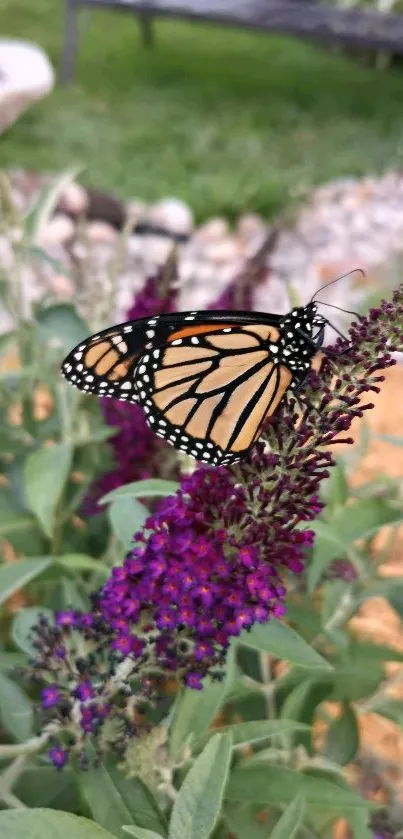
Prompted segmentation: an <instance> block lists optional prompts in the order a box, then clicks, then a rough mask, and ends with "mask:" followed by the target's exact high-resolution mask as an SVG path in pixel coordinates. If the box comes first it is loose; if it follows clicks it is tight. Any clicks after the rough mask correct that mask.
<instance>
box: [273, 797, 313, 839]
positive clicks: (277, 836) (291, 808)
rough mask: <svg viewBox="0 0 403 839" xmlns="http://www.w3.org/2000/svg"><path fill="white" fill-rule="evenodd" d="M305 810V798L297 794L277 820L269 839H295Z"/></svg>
mask: <svg viewBox="0 0 403 839" xmlns="http://www.w3.org/2000/svg"><path fill="white" fill-rule="evenodd" d="M304 810H305V798H304V796H303V795H301V793H299V794H298V795H297V796H296V797H295V798H294V801H291V804H289V805H288V807H287V809H286V810H285V812H284V813H283V815H282V816H281V818H280V819H279V820H278V822H277V824H276V826H275V828H274V830H272V832H271V834H270V839H296V837H297V834H298V831H299V829H300V827H302V819H303V816H304Z"/></svg>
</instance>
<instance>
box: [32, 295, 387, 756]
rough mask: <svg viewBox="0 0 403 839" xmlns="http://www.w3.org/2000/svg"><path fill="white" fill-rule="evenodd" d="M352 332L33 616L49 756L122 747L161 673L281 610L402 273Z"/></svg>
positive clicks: (211, 664) (220, 650)
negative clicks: (114, 560) (263, 422)
mask: <svg viewBox="0 0 403 839" xmlns="http://www.w3.org/2000/svg"><path fill="white" fill-rule="evenodd" d="M349 341H350V342H351V347H349V344H348V342H347V341H345V342H343V341H342V340H340V339H339V340H338V342H337V344H336V347H335V348H333V349H336V351H337V353H338V355H337V357H327V356H326V355H324V356H323V357H322V361H321V365H320V370H319V371H317V372H312V373H311V374H310V378H309V381H308V382H307V385H306V388H305V389H304V395H303V400H304V405H303V407H302V408H301V407H300V406H297V404H296V401H295V398H294V397H293V396H289V397H287V398H286V399H285V400H284V401H283V403H282V405H281V407H280V409H279V410H278V411H277V412H276V414H275V416H274V417H272V418H271V420H270V422H269V423H268V425H267V427H266V428H265V430H264V434H263V441H262V442H260V443H259V444H258V445H256V446H255V447H254V449H253V451H252V453H251V454H250V455H249V457H248V458H247V459H246V460H245V461H243V462H241V463H239V464H237V465H236V466H232V467H230V468H225V467H218V468H215V469H212V468H209V467H205V466H203V467H199V468H198V469H197V470H196V471H195V472H194V473H193V474H191V475H187V476H185V477H183V478H182V480H181V484H180V488H179V490H178V492H177V493H176V495H173V496H170V497H168V498H166V499H165V500H164V501H163V502H162V504H161V505H160V506H159V508H158V510H157V511H156V512H153V513H152V514H151V515H150V516H149V517H148V519H147V520H146V522H145V525H144V528H143V529H142V530H141V531H140V532H139V533H136V534H135V535H134V546H133V549H132V550H131V551H130V552H129V554H128V555H127V557H126V559H125V562H124V564H123V566H121V567H116V568H114V569H113V571H112V574H111V577H110V579H109V580H108V581H107V583H106V584H105V585H104V587H103V588H102V589H101V590H100V591H99V592H97V593H96V594H95V595H94V599H93V608H92V610H91V611H90V612H89V613H88V614H78V613H76V612H73V611H69V612H63V613H60V614H58V615H57V618H56V626H55V627H52V626H50V625H49V623H48V622H47V621H46V619H45V618H43V619H42V621H41V623H40V625H39V626H38V627H37V630H36V647H37V651H38V655H37V659H36V662H35V664H34V674H35V678H36V680H38V681H39V682H40V683H41V685H42V695H41V701H42V714H43V716H44V722H45V724H46V726H47V727H46V728H45V731H47V732H48V734H49V737H52V738H53V739H52V745H51V751H50V752H49V756H50V759H51V760H52V761H53V763H54V765H55V766H57V767H59V768H60V767H61V766H63V765H64V763H65V762H66V761H67V760H68V757H69V753H70V752H71V750H73V751H75V752H76V753H77V754H78V755H79V756H80V759H81V761H83V762H84V764H85V761H86V753H85V744H86V740H87V738H88V736H89V735H92V736H94V735H96V737H95V739H96V741H97V743H98V748H99V750H100V751H102V750H103V749H104V748H105V747H106V745H107V742H108V741H109V742H110V741H113V743H114V745H115V746H117V747H118V746H119V745H121V746H122V748H124V744H127V742H128V738H129V739H130V738H132V737H134V736H136V735H139V733H141V731H142V726H143V725H144V724H145V723H144V719H143V716H142V714H141V713H140V711H142V710H143V709H144V708H145V707H147V703H149V702H152V701H154V699H155V698H156V697H158V695H160V694H161V686H162V685H163V684H164V680H165V679H166V678H167V676H169V675H170V676H171V677H175V678H176V680H177V682H178V683H179V684H180V683H182V684H185V685H187V686H188V687H190V688H194V689H201V688H202V686H203V682H202V680H203V678H204V677H205V676H206V675H210V676H211V677H212V678H213V679H214V678H217V679H219V678H221V675H222V671H223V665H224V663H225V659H226V655H227V652H228V648H229V645H230V643H231V639H232V638H234V637H236V636H239V635H240V634H241V633H242V632H245V631H246V632H247V631H249V630H250V629H251V628H252V627H253V625H254V624H256V623H261V624H264V623H266V622H267V621H269V620H276V619H278V618H280V617H281V616H282V615H283V614H284V612H285V595H286V587H287V581H288V580H289V578H290V577H291V575H294V574H297V575H298V574H301V572H302V571H303V569H304V562H305V555H306V552H307V551H308V550H309V548H310V547H311V545H312V542H313V538H314V534H313V532H312V530H310V529H309V522H310V521H312V520H313V519H315V517H316V516H317V515H318V514H319V513H320V511H321V508H322V504H321V502H320V501H319V498H318V492H319V485H320V481H321V480H322V479H323V478H325V477H327V476H328V474H329V468H330V467H331V466H332V465H333V463H334V461H333V457H332V454H331V453H330V451H329V447H330V446H333V445H335V444H337V443H342V442H344V443H351V442H352V439H351V438H350V437H349V436H347V434H348V431H349V428H350V426H351V423H352V422H353V420H354V418H356V417H362V415H363V413H364V412H365V411H366V410H368V409H369V408H371V407H372V403H370V402H368V396H367V395H368V394H372V393H377V392H378V391H379V386H380V384H381V382H382V381H383V376H382V370H383V369H385V368H387V367H390V366H391V365H393V364H394V363H395V360H394V359H393V358H392V353H393V352H394V351H395V350H399V351H402V350H403V285H402V286H401V287H400V289H399V290H398V291H396V292H395V294H394V297H393V300H392V302H383V303H382V305H381V306H380V307H379V308H378V309H373V310H371V311H370V313H369V315H368V316H367V317H363V318H361V319H360V321H359V322H358V323H355V324H353V325H352V326H351V328H350V333H349ZM347 349H348V350H349V351H348V352H345V353H343V350H347ZM133 680H134V681H133ZM145 717H146V715H145ZM106 723H108V724H107V725H106Z"/></svg>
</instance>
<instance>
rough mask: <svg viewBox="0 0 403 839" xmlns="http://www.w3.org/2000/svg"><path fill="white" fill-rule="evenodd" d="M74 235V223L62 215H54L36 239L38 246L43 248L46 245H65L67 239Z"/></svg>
mask: <svg viewBox="0 0 403 839" xmlns="http://www.w3.org/2000/svg"><path fill="white" fill-rule="evenodd" d="M74 234H75V226H74V222H73V221H72V220H71V219H70V218H69V217H68V216H65V215H64V214H63V213H56V215H54V216H53V218H51V219H50V221H49V222H48V224H47V225H46V227H45V228H44V229H43V230H42V231H41V233H40V235H39V237H38V244H39V245H43V246H44V247H46V245H59V244H65V243H66V242H68V241H69V239H72V238H73V236H74Z"/></svg>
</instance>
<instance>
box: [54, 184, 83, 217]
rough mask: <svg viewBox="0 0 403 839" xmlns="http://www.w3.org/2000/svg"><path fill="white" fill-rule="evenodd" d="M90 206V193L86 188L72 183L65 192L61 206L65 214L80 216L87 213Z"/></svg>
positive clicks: (61, 199)
mask: <svg viewBox="0 0 403 839" xmlns="http://www.w3.org/2000/svg"><path fill="white" fill-rule="evenodd" d="M88 204H89V198H88V193H87V191H86V190H85V189H84V187H83V186H81V184H76V183H71V184H69V186H67V187H66V189H65V190H64V192H63V194H62V196H61V198H60V204H59V206H60V208H61V209H62V210H64V212H65V213H73V214H74V215H75V216H79V215H81V213H84V212H85V211H86V209H87V207H88Z"/></svg>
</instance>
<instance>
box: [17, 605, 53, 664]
mask: <svg viewBox="0 0 403 839" xmlns="http://www.w3.org/2000/svg"><path fill="white" fill-rule="evenodd" d="M41 616H43V617H45V618H47V619H48V621H49V622H50V623H51V624H52V623H53V621H54V615H53V612H52V611H51V610H50V609H46V608H45V607H42V608H41V607H40V606H28V607H27V608H26V609H20V611H19V612H17V614H16V616H15V618H14V620H13V623H12V626H11V637H12V639H13V641H14V644H15V645H16V646H17V647H18V648H19V649H20V650H22V651H23V652H24V653H26V655H27V656H29V657H30V658H31V657H35V656H36V655H37V650H36V649H35V647H34V646H33V645H32V630H33V628H34V626H36V624H37V623H38V621H39V618H40V617H41Z"/></svg>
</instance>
